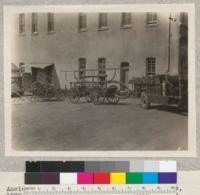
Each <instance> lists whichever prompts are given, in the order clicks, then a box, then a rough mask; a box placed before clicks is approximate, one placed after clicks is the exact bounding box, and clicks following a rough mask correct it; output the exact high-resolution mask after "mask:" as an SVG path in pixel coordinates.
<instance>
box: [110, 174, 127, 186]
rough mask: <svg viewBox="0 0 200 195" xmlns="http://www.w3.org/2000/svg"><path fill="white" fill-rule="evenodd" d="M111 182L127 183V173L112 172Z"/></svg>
mask: <svg viewBox="0 0 200 195" xmlns="http://www.w3.org/2000/svg"><path fill="white" fill-rule="evenodd" d="M110 184H126V173H122V172H119V173H110Z"/></svg>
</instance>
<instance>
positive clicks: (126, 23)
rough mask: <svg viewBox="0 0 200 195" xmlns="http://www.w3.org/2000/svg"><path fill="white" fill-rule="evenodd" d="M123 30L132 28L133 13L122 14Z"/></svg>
mask: <svg viewBox="0 0 200 195" xmlns="http://www.w3.org/2000/svg"><path fill="white" fill-rule="evenodd" d="M121 24H122V25H121V26H122V28H128V27H131V13H122V23H121Z"/></svg>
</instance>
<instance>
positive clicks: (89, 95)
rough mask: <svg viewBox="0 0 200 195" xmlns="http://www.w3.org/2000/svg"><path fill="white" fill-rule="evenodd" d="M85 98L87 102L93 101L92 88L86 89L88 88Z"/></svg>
mask: <svg viewBox="0 0 200 195" xmlns="http://www.w3.org/2000/svg"><path fill="white" fill-rule="evenodd" d="M85 100H86V102H88V103H91V102H93V94H92V89H88V90H87V91H86V94H85Z"/></svg>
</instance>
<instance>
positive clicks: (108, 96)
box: [106, 85, 120, 104]
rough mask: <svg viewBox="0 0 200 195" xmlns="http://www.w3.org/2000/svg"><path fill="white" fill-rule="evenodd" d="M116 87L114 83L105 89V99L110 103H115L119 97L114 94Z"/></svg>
mask: <svg viewBox="0 0 200 195" xmlns="http://www.w3.org/2000/svg"><path fill="white" fill-rule="evenodd" d="M117 91H118V87H117V86H116V85H110V86H109V87H108V88H107V90H106V99H107V101H108V103H110V104H117V103H118V102H119V100H120V98H119V97H118V96H117V95H116V93H117Z"/></svg>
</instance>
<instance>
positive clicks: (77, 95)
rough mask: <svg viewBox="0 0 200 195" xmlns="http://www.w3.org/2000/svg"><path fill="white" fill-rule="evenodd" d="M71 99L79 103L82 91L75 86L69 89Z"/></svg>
mask: <svg viewBox="0 0 200 195" xmlns="http://www.w3.org/2000/svg"><path fill="white" fill-rule="evenodd" d="M69 100H70V102H71V103H72V104H78V102H79V100H80V93H79V91H78V89H77V88H75V87H73V88H71V89H70V91H69Z"/></svg>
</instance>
